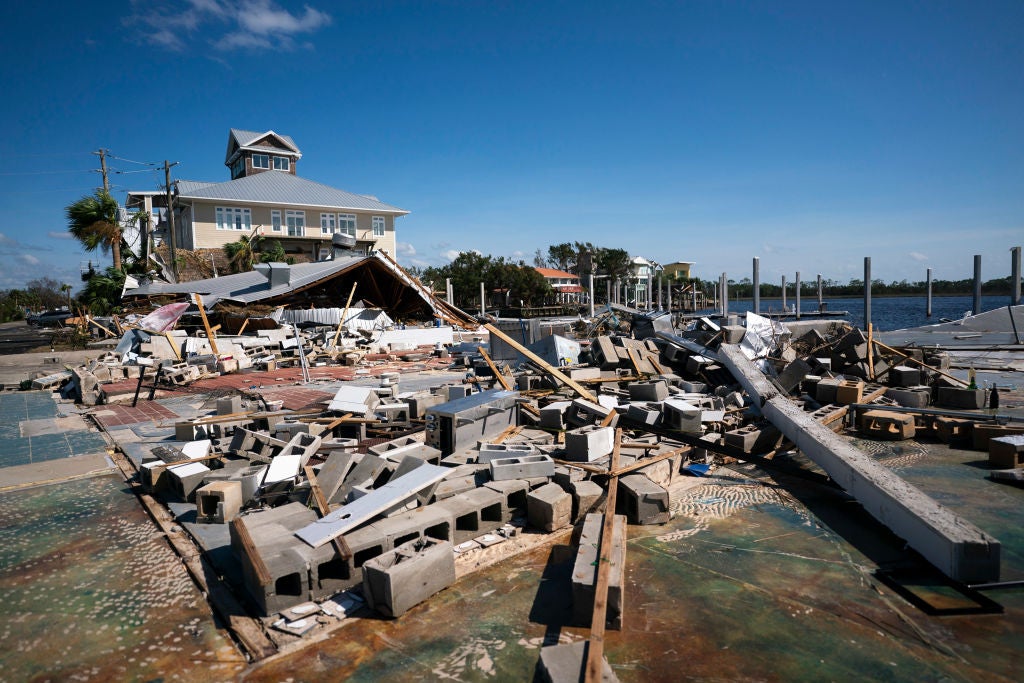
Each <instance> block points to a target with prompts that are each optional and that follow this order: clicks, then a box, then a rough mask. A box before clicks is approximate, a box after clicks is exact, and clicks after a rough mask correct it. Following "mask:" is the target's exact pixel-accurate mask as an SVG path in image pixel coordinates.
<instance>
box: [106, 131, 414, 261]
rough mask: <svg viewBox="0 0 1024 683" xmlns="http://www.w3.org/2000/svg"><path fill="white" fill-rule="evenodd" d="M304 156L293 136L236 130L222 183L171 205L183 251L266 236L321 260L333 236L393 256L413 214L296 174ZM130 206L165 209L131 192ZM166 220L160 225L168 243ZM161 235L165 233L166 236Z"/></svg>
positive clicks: (192, 190) (180, 196)
mask: <svg viewBox="0 0 1024 683" xmlns="http://www.w3.org/2000/svg"><path fill="white" fill-rule="evenodd" d="M301 158H302V152H301V151H300V150H299V148H298V145H296V144H295V141H294V140H292V138H291V137H289V136H287V135H280V134H278V133H275V132H274V131H266V132H262V133H260V132H256V131H246V130H238V129H235V128H232V129H231V131H230V134H229V135H228V147H227V153H226V155H225V158H224V165H225V166H227V167H228V169H230V176H231V179H230V180H227V181H224V182H199V181H193V180H179V181H177V183H175V189H174V193H173V196H172V200H171V202H172V205H173V209H174V218H175V243H176V244H175V246H176V247H177V248H178V249H188V250H196V249H219V248H221V247H223V246H224V245H225V244H227V243H229V242H235V241H237V240H238V239H239V237H240V236H242V235H247V236H248V235H250V234H252V233H253V232H258V233H262V234H263V235H265V236H266V237H267V238H271V239H275V240H278V241H280V243H281V245H282V246H283V247H284V250H285V252H286V253H289V254H300V255H302V256H304V257H305V258H306V259H312V260H319V259H320V258H322V257H323V256H324V255H326V254H328V253H330V249H331V240H332V238H333V236H334V235H335V233H340V234H342V235H345V236H348V237H351V238H353V239H354V240H355V246H354V250H355V252H356V253H362V254H369V253H372V252H374V251H379V250H386V251H387V252H388V253H390V254H394V253H395V245H396V238H395V221H396V220H397V219H398V218H399V217H400V216H404V215H406V214H408V213H409V212H408V211H406V210H404V209H400V208H398V207H395V206H391V205H390V204H385V203H384V202H382V201H380V200H379V199H377V198H376V197H373V196H370V195H362V194H355V193H352V192H347V191H345V190H340V189H336V188H333V187H329V186H327V185H323V184H321V183H317V182H314V181H312V180H306V179H305V178H302V177H300V176H299V175H297V167H298V163H299V160H300V159H301ZM126 205H127V206H129V207H132V208H139V209H144V210H153V209H154V208H155V207H162V206H166V200H162V199H161V197H160V195H154V193H144V192H139V193H131V192H130V193H129V194H128V201H127V202H126ZM167 226H168V223H167V221H166V220H161V221H160V223H159V224H158V225H157V226H156V227H157V229H156V231H155V234H156V235H157V236H158V237H164V238H166V237H167ZM161 231H162V232H161Z"/></svg>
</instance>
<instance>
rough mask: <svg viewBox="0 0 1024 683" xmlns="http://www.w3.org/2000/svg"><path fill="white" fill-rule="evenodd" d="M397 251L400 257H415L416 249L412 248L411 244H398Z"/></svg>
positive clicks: (396, 245)
mask: <svg viewBox="0 0 1024 683" xmlns="http://www.w3.org/2000/svg"><path fill="white" fill-rule="evenodd" d="M395 251H396V252H397V253H398V255H399V256H415V255H416V247H414V246H412V244H410V243H409V242H396V243H395Z"/></svg>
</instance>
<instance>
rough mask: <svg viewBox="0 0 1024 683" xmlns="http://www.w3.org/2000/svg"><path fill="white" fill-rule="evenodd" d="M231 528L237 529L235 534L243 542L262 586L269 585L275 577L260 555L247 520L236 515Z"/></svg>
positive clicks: (246, 553) (244, 549)
mask: <svg viewBox="0 0 1024 683" xmlns="http://www.w3.org/2000/svg"><path fill="white" fill-rule="evenodd" d="M231 528H232V529H234V530H235V535H236V536H238V540H239V542H240V543H241V544H242V552H244V553H245V555H246V557H248V558H249V562H250V563H251V564H252V568H253V571H255V572H256V580H257V581H258V582H259V584H260V585H261V586H269V585H270V582H271V581H273V580H274V579H273V577H272V576H271V575H270V570H269V569H267V565H265V564H264V563H263V558H262V557H260V554H259V552H258V551H257V550H256V545H255V544H254V543H253V542H252V536H250V535H249V530H248V529H247V528H246V526H245V522H244V521H242V518H241V517H235V518H234V519H233V520H231Z"/></svg>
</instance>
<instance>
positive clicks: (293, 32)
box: [124, 0, 331, 52]
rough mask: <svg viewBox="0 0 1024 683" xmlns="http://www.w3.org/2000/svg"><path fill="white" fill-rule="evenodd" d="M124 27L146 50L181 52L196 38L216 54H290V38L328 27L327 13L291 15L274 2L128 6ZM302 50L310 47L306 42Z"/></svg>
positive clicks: (204, 0)
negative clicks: (252, 51)
mask: <svg viewBox="0 0 1024 683" xmlns="http://www.w3.org/2000/svg"><path fill="white" fill-rule="evenodd" d="M132 6H133V9H134V11H133V13H132V14H130V15H129V16H128V17H127V18H126V19H125V20H124V25H125V26H126V27H128V28H130V29H132V30H133V32H135V36H134V38H135V39H136V40H137V41H138V42H140V43H145V44H147V45H153V44H156V45H159V46H161V47H164V48H165V49H168V50H175V51H181V50H184V49H185V48H186V47H188V43H189V41H191V40H193V39H196V38H197V36H199V37H200V38H201V39H204V40H206V41H207V42H209V43H210V44H212V45H213V46H214V47H216V48H217V49H218V50H220V51H224V52H226V51H231V50H235V49H239V48H241V49H250V48H276V49H283V50H292V49H295V36H298V35H300V34H307V33H313V32H315V31H317V30H319V29H321V28H323V27H325V26H328V25H329V24H330V23H331V16H330V15H329V14H327V13H326V12H321V11H320V10H318V9H315V8H313V7H310V6H309V5H306V6H305V7H304V8H303V10H302V11H301V12H295V13H292V12H290V11H289V10H287V9H284V8H282V7H280V6H278V5H277V4H276V3H275V2H273V0H189V2H188V4H187V5H184V6H183V5H182V4H181V3H178V2H168V1H166V0H164V1H163V2H157V3H150V2H144V1H143V0H132ZM301 46H302V47H312V45H311V44H310V43H309V42H308V41H304V42H303V43H302V44H301Z"/></svg>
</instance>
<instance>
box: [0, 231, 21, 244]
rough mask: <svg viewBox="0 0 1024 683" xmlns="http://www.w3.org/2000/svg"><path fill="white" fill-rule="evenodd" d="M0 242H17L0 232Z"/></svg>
mask: <svg viewBox="0 0 1024 683" xmlns="http://www.w3.org/2000/svg"><path fill="white" fill-rule="evenodd" d="M0 244H6V245H13V244H17V241H15V240H12V239H11V238H10V237H8V236H7V235H5V234H4V233H2V232H0Z"/></svg>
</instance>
